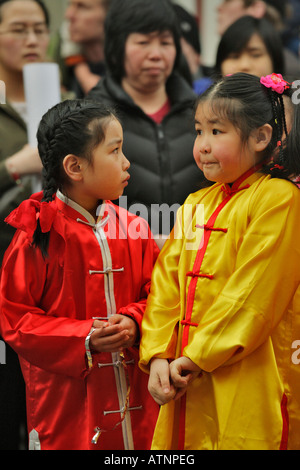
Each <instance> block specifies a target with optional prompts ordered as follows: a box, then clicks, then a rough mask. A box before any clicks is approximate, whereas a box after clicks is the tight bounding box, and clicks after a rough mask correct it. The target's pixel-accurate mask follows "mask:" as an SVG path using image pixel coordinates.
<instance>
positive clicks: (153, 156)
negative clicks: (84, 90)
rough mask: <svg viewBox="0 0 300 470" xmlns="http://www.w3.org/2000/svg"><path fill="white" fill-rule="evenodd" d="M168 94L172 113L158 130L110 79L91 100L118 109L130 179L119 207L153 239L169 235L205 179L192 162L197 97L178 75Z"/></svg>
mask: <svg viewBox="0 0 300 470" xmlns="http://www.w3.org/2000/svg"><path fill="white" fill-rule="evenodd" d="M167 93H168V96H169V98H170V101H171V110H170V112H169V114H168V115H167V116H165V118H164V119H163V121H162V123H161V124H159V125H158V124H156V123H155V122H154V121H153V120H152V119H151V118H150V117H148V116H147V115H146V114H145V113H144V112H143V111H142V109H141V108H140V107H139V106H137V105H136V104H135V103H134V102H133V100H132V99H131V98H130V96H129V95H128V94H127V93H126V92H125V91H124V90H123V89H122V88H121V87H120V85H118V83H117V82H115V81H114V80H113V79H111V78H110V77H109V76H107V77H105V78H103V79H102V80H100V82H99V83H98V84H97V85H96V87H95V88H93V90H91V91H90V93H89V94H88V99H93V100H97V101H99V102H101V103H103V104H106V105H109V106H113V107H114V108H115V109H116V111H117V113H118V116H119V117H120V120H121V123H122V126H123V130H124V145H123V151H124V154H125V156H126V157H127V158H128V160H129V161H130V164H131V166H130V170H129V172H130V175H131V178H130V181H129V185H128V186H127V188H126V189H125V192H124V196H126V197H127V199H125V198H124V197H123V198H121V201H120V202H119V203H120V204H122V205H123V207H124V206H125V207H126V204H127V207H126V209H128V210H130V211H131V212H134V213H138V214H139V215H141V216H142V217H144V218H147V220H148V222H149V224H150V226H151V229H152V231H153V232H154V233H169V231H170V229H171V228H172V226H173V223H174V217H173V216H174V213H175V212H176V209H177V208H178V207H179V205H181V204H183V202H184V200H185V199H186V197H187V196H188V195H189V194H190V193H191V192H194V191H197V190H198V189H199V187H200V182H201V178H202V173H201V171H200V170H199V169H198V167H197V166H196V163H195V161H194V158H193V145H194V140H195V128H194V115H193V108H194V103H195V100H196V95H195V94H194V92H193V90H192V89H191V88H190V86H189V85H188V84H187V83H186V82H185V80H184V79H183V78H181V77H180V76H178V75H175V74H173V75H172V76H171V77H170V78H169V80H168V82H167ZM133 204H135V206H133ZM176 206H177V207H176ZM139 209H140V210H139ZM158 220H159V222H158Z"/></svg>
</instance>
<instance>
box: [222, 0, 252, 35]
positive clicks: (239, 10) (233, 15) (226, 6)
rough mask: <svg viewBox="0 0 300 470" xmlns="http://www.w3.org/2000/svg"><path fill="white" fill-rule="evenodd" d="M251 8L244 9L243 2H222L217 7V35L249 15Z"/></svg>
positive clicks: (242, 0)
mask: <svg viewBox="0 0 300 470" xmlns="http://www.w3.org/2000/svg"><path fill="white" fill-rule="evenodd" d="M251 13H252V7H251V6H249V7H246V6H245V3H244V0H224V1H223V2H222V3H221V4H220V5H219V7H218V33H219V34H221V35H222V34H223V33H224V32H225V31H226V29H227V28H228V27H229V26H230V25H231V24H232V23H234V22H235V21H236V20H238V19H239V18H241V17H242V16H244V15H251Z"/></svg>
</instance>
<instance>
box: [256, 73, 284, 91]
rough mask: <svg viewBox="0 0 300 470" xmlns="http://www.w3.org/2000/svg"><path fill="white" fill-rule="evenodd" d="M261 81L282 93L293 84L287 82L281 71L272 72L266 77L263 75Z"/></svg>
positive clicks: (267, 86)
mask: <svg viewBox="0 0 300 470" xmlns="http://www.w3.org/2000/svg"><path fill="white" fill-rule="evenodd" d="M260 83H261V84H262V85H264V86H265V87H266V88H271V89H272V90H273V91H276V93H279V94H280V95H282V93H283V92H284V91H285V90H287V89H288V88H290V86H291V84H290V83H289V82H286V81H285V80H284V79H283V77H282V75H281V74H280V73H272V74H271V75H267V76H266V77H261V79H260Z"/></svg>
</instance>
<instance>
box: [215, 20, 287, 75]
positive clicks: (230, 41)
mask: <svg viewBox="0 0 300 470" xmlns="http://www.w3.org/2000/svg"><path fill="white" fill-rule="evenodd" d="M254 34H258V36H259V37H260V38H261V39H262V41H263V43H264V44H265V46H266V49H267V51H268V53H269V56H270V58H271V60H272V64H273V70H272V72H276V73H280V74H282V75H284V71H285V70H284V69H285V66H284V53H283V45H282V41H281V37H280V34H279V33H278V32H277V31H276V29H275V28H274V26H273V25H272V24H271V23H270V22H269V21H268V20H266V19H264V18H254V17H253V16H243V17H242V18H239V19H238V20H237V21H235V22H234V23H233V24H232V25H231V26H229V28H228V29H227V30H226V31H225V33H224V34H223V36H222V38H221V40H220V43H219V46H218V50H217V58H216V65H215V71H216V74H217V75H219V76H221V66H222V63H223V62H224V60H226V59H227V58H228V57H229V56H230V54H240V53H241V52H242V51H243V50H244V49H245V48H246V46H247V44H248V42H249V41H250V39H251V37H252V36H253V35H254Z"/></svg>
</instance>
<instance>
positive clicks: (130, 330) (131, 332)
mask: <svg viewBox="0 0 300 470" xmlns="http://www.w3.org/2000/svg"><path fill="white" fill-rule="evenodd" d="M108 323H109V325H119V326H120V327H121V328H122V329H123V330H124V331H126V332H127V336H128V339H126V340H124V343H123V345H122V347H123V348H130V347H131V346H133V345H134V343H135V342H136V338H137V335H138V326H137V324H136V322H135V321H134V320H133V319H132V318H130V317H127V316H126V315H113V316H112V317H110V318H109V319H108Z"/></svg>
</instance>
